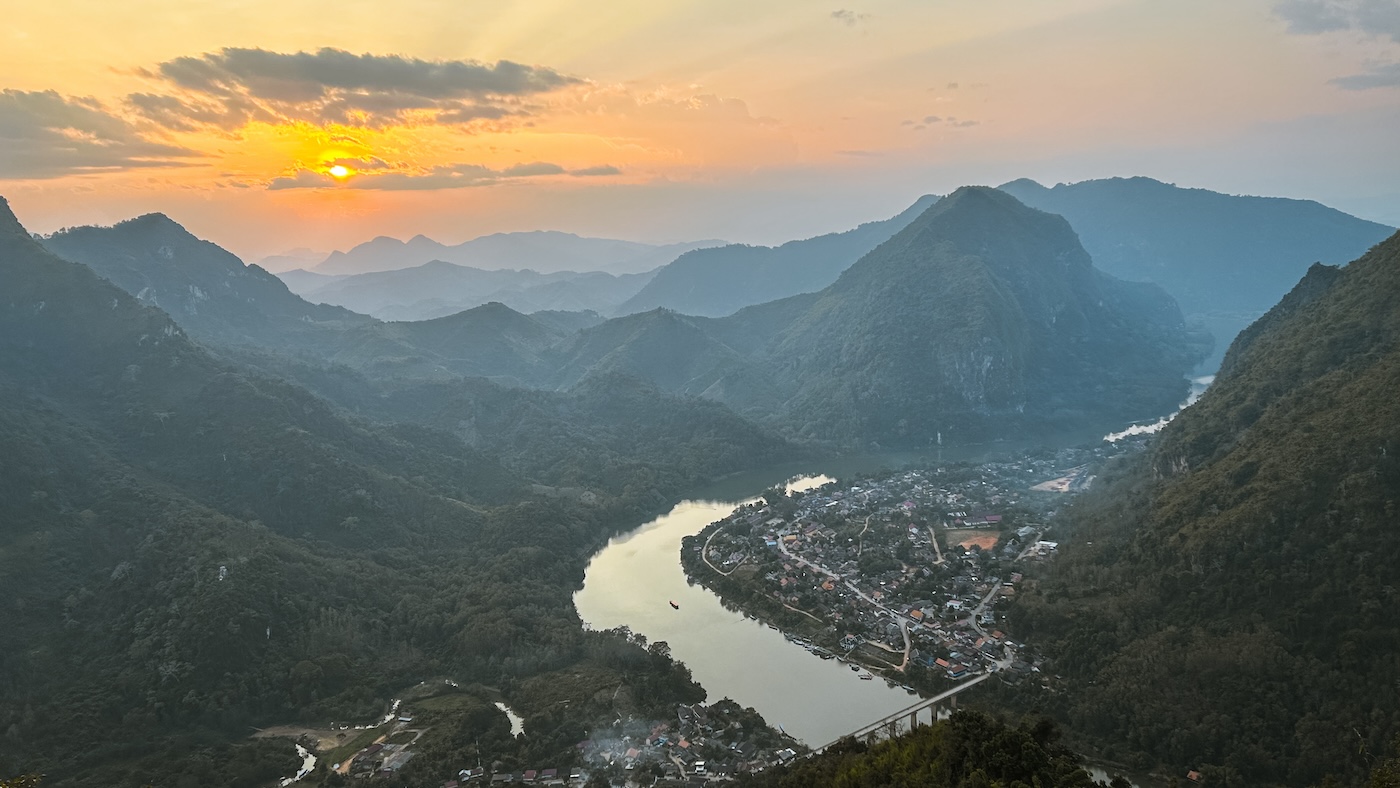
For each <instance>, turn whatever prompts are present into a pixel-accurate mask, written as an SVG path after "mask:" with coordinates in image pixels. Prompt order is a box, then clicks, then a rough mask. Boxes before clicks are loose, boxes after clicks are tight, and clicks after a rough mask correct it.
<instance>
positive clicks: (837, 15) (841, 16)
mask: <svg viewBox="0 0 1400 788" xmlns="http://www.w3.org/2000/svg"><path fill="white" fill-rule="evenodd" d="M831 18H832V19H835V20H836V21H837V22H840V23H841V24H843V25H845V26H847V27H855V26H856V25H857V24H859V23H861V22H864V21H865V20H867V19H869V18H870V14H858V13H856V12H855V11H847V10H846V9H844V8H842V9H841V10H839V11H832V12H831Z"/></svg>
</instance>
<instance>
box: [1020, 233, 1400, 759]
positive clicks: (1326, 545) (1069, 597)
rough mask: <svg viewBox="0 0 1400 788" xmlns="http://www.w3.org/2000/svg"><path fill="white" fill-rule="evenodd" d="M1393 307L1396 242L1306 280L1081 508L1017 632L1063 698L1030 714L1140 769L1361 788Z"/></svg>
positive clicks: (1397, 701)
mask: <svg viewBox="0 0 1400 788" xmlns="http://www.w3.org/2000/svg"><path fill="white" fill-rule="evenodd" d="M1397 295H1400V236H1396V237H1393V238H1392V239H1391V240H1389V241H1387V242H1386V243H1384V244H1382V245H1380V246H1378V247H1377V248H1376V249H1375V250H1373V251H1372V252H1371V253H1370V254H1368V255H1367V256H1365V257H1363V258H1361V259H1360V260H1357V261H1356V262H1354V263H1352V264H1351V265H1350V266H1348V267H1346V268H1345V269H1342V270H1341V271H1340V272H1338V271H1334V270H1329V269H1325V268H1317V269H1315V270H1314V271H1313V272H1312V273H1310V274H1309V276H1308V277H1307V278H1306V279H1305V280H1304V281H1303V282H1302V283H1300V285H1299V286H1298V287H1297V288H1296V289H1295V290H1294V292H1293V293H1291V294H1290V295H1289V296H1288V297H1287V298H1285V299H1284V301H1283V302H1282V303H1280V304H1279V306H1278V307H1276V308H1275V309H1274V310H1273V311H1272V312H1271V313H1270V314H1269V315H1267V316H1265V318H1263V319H1262V320H1261V321H1260V323H1259V325H1258V326H1257V327H1256V329H1251V331H1249V332H1246V334H1245V335H1243V336H1242V337H1241V338H1240V340H1239V341H1238V342H1237V343H1236V345H1235V347H1234V348H1232V349H1231V351H1230V354H1229V356H1228V357H1227V363H1226V367H1225V370H1224V372H1223V373H1222V375H1221V377H1220V379H1219V380H1218V381H1217V383H1216V384H1215V386H1214V387H1213V388H1212V389H1211V390H1210V391H1209V392H1207V394H1206V395H1205V397H1203V398H1202V400H1201V401H1200V402H1199V403H1197V404H1196V405H1195V406H1193V407H1191V408H1189V409H1187V410H1186V411H1185V412H1183V413H1182V414H1181V416H1180V417H1178V418H1177V419H1176V420H1175V421H1174V422H1173V423H1172V424H1171V425H1169V427H1168V428H1167V429H1166V430H1164V431H1163V434H1162V435H1161V438H1160V440H1159V442H1158V444H1157V446H1156V447H1155V449H1154V450H1153V452H1152V453H1151V454H1150V456H1145V457H1144V458H1142V460H1141V461H1140V462H1139V463H1137V464H1136V465H1134V466H1133V467H1130V468H1128V469H1126V470H1125V471H1123V472H1122V475H1121V476H1120V477H1119V478H1117V479H1115V480H1112V481H1110V482H1109V483H1108V484H1107V485H1106V486H1105V487H1104V488H1103V489H1102V490H1100V491H1099V492H1097V493H1093V494H1090V495H1088V496H1086V497H1085V498H1084V499H1083V500H1082V501H1081V502H1080V503H1079V504H1078V505H1076V506H1075V507H1072V509H1071V511H1070V512H1069V513H1068V517H1067V519H1068V520H1069V521H1070V522H1071V523H1073V524H1074V527H1075V528H1076V531H1075V538H1074V539H1073V540H1072V544H1070V545H1069V546H1068V547H1067V548H1062V555H1061V556H1060V558H1059V559H1057V563H1056V565H1054V567H1053V571H1052V572H1051V573H1050V575H1049V577H1047V578H1044V579H1043V580H1042V581H1040V582H1039V583H1038V585H1036V586H1035V587H1034V589H1033V590H1032V591H1031V592H1030V593H1026V594H1023V595H1022V596H1021V597H1020V599H1019V601H1018V603H1017V606H1016V608H1015V609H1014V610H1013V616H1014V619H1013V622H1012V625H1013V627H1015V630H1016V631H1017V632H1018V633H1019V632H1024V633H1026V637H1027V639H1029V640H1031V641H1032V642H1036V643H1038V644H1043V645H1044V646H1045V648H1046V649H1047V651H1048V652H1049V653H1050V654H1052V655H1053V656H1054V658H1055V659H1054V662H1053V664H1052V665H1051V666H1050V668H1049V670H1050V672H1053V673H1059V674H1062V675H1064V676H1065V677H1066V678H1067V679H1068V680H1069V684H1068V686H1065V687H1059V688H1056V689H1055V691H1054V692H1052V693H1042V694H1038V695H1035V696H1034V697H1032V698H1028V699H1027V700H1029V701H1031V702H1034V703H1037V704H1043V708H1046V709H1050V710H1053V711H1054V712H1055V713H1056V714H1058V715H1059V716H1060V718H1061V719H1063V720H1064V721H1065V722H1066V723H1067V724H1068V725H1069V726H1070V728H1071V729H1072V730H1074V731H1076V732H1077V733H1083V734H1087V735H1089V736H1091V737H1092V738H1094V739H1095V740H1097V741H1099V742H1101V743H1102V745H1103V747H1104V748H1105V752H1106V753H1110V757H1121V758H1127V759H1129V760H1130V761H1132V762H1135V765H1140V766H1143V767H1149V766H1152V765H1154V764H1164V765H1166V766H1169V767H1170V769H1171V771H1177V770H1179V769H1182V768H1192V767H1194V768H1200V769H1201V771H1202V773H1204V774H1207V775H1210V774H1211V773H1215V774H1217V775H1218V776H1219V779H1218V780H1215V781H1216V782H1227V783H1229V784H1251V785H1259V784H1310V783H1315V782H1317V781H1319V780H1321V779H1322V778H1323V777H1324V776H1326V775H1327V774H1329V773H1331V774H1336V775H1340V776H1342V777H1344V778H1346V779H1349V780H1358V779H1360V778H1361V776H1362V775H1363V774H1364V773H1365V770H1366V768H1367V764H1366V762H1365V760H1364V759H1363V758H1362V757H1360V756H1358V754H1357V753H1358V750H1360V751H1363V752H1376V751H1379V750H1380V749H1381V748H1382V746H1383V745H1384V744H1385V743H1386V742H1388V741H1389V740H1390V739H1391V738H1392V737H1393V736H1394V735H1395V733H1396V732H1397V731H1398V730H1400V711H1397V710H1400V659H1397V656H1396V655H1397V654H1400V630H1397V627H1396V618H1395V615H1394V611H1395V610H1396V605H1397V603H1400V597H1397V595H1396V594H1397V592H1396V589H1397V588H1400V567H1397V565H1396V564H1395V562H1394V561H1393V560H1391V559H1392V557H1393V556H1395V555H1397V554H1400V531H1397V530H1396V528H1395V527H1394V525H1395V523H1396V522H1397V516H1400V399H1397V398H1396V397H1395V396H1394V392H1395V391H1397V390H1400V307H1397V304H1398V303H1400V300H1398V299H1397ZM1081 543H1092V546H1088V544H1081ZM1231 775H1234V776H1233V777H1231Z"/></svg>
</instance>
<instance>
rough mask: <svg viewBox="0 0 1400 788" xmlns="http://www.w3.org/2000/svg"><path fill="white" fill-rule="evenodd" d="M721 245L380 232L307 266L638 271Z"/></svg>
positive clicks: (329, 269) (334, 269)
mask: <svg viewBox="0 0 1400 788" xmlns="http://www.w3.org/2000/svg"><path fill="white" fill-rule="evenodd" d="M721 243H723V241H692V242H687V243H678V244H665V245H659V246H658V245H654V244H644V243H638V242H636V241H619V240H615V239H611V238H586V237H582V236H578V235H574V234H573V233H564V232H557V231H552V230H535V231H530V232H517V233H495V234H492V235H483V236H481V237H480V238H473V239H472V240H470V241H465V242H463V243H460V244H456V245H453V246H449V245H447V244H442V243H439V242H437V241H434V240H433V239H431V238H428V237H426V236H423V235H415V236H414V237H412V238H410V239H409V240H407V241H400V240H398V239H396V238H390V237H388V236H379V237H378V238H375V239H373V240H371V241H366V242H364V243H362V244H360V245H358V246H356V247H354V248H353V249H350V250H349V251H348V252H341V251H336V252H332V253H331V254H330V256H328V257H327V258H326V259H325V260H323V261H322V262H321V263H320V264H319V265H317V266H315V267H314V268H311V269H310V270H311V271H313V272H315V273H318V274H331V275H336V274H364V273H370V272H375V271H393V270H397V269H400V268H412V267H414V266H419V265H422V264H424V263H428V262H432V261H434V260H440V261H443V262H448V263H457V264H459V265H464V266H470V267H473V268H481V269H488V270H493V269H500V268H507V269H516V270H520V269H531V270H534V271H539V272H541V273H554V272H556V271H604V272H607V273H613V274H636V273H641V272H643V271H650V270H652V269H653V268H657V267H659V266H662V265H665V264H667V263H669V262H671V261H672V260H674V259H675V258H676V257H678V256H679V255H681V254H683V253H685V252H687V251H690V250H692V249H698V248H702V247H705V246H713V245H717V244H721Z"/></svg>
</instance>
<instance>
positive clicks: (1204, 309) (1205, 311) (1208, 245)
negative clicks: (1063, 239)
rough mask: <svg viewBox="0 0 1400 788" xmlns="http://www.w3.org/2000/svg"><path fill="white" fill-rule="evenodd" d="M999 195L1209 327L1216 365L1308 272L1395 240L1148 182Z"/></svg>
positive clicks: (1274, 205) (1325, 216)
mask: <svg viewBox="0 0 1400 788" xmlns="http://www.w3.org/2000/svg"><path fill="white" fill-rule="evenodd" d="M999 188H1001V189H1002V190H1003V191H1005V192H1007V193H1008V194H1011V195H1013V196H1014V197H1016V198H1017V199H1019V200H1020V201H1021V202H1024V203H1025V204H1027V205H1029V206H1031V207H1033V208H1039V209H1040V210H1042V211H1049V212H1050V213H1057V214H1060V215H1061V216H1063V217H1065V218H1066V219H1067V220H1069V223H1070V226H1072V227H1073V228H1074V229H1075V231H1076V232H1077V233H1079V238H1080V240H1081V241H1082V242H1083V244H1084V248H1085V249H1086V250H1088V252H1089V254H1090V255H1091V256H1092V257H1093V258H1094V263H1095V264H1096V265H1098V266H1099V267H1100V268H1102V269H1103V270H1104V271H1106V272H1108V273H1110V274H1113V275H1114V276H1118V277H1121V278H1123V279H1128V280H1132V281H1145V282H1155V283H1157V284H1159V285H1161V286H1162V287H1163V288H1164V289H1166V291H1167V292H1168V293H1170V294H1171V295H1172V296H1173V297H1175V298H1176V300H1177V302H1178V303H1180V304H1181V310H1182V312H1183V313H1184V314H1185V315H1186V316H1187V317H1188V319H1191V318H1195V317H1200V318H1202V319H1205V320H1208V321H1209V322H1210V324H1211V327H1212V329H1213V330H1214V331H1215V332H1216V334H1217V336H1216V340H1217V353H1216V354H1215V355H1214V356H1213V357H1212V359H1211V361H1212V363H1218V362H1219V360H1220V355H1221V354H1223V353H1224V351H1225V348H1226V347H1227V346H1228V345H1229V343H1230V340H1231V339H1233V338H1234V335H1235V333H1237V332H1238V331H1239V330H1240V329H1242V328H1244V326H1246V325H1248V324H1249V322H1250V321H1252V320H1253V319H1254V318H1255V317H1258V316H1259V315H1261V314H1263V313H1264V311H1265V310H1267V309H1269V308H1270V307H1272V306H1273V305H1274V304H1275V303H1277V302H1278V300H1279V298H1281V297H1283V294H1284V293H1286V292H1288V289H1289V288H1290V287H1292V286H1293V283H1294V282H1296V281H1298V278H1299V277H1300V276H1302V275H1303V272H1304V271H1306V270H1307V268H1308V266H1309V265H1311V264H1312V263H1315V262H1322V263H1328V264H1333V265H1337V264H1342V263H1346V262H1348V261H1350V260H1354V259H1355V258H1357V257H1359V256H1360V255H1361V254H1362V253H1364V252H1365V251H1366V250H1367V249H1369V248H1370V247H1371V246H1372V245H1374V244H1376V243H1379V242H1380V241H1381V240H1382V239H1384V238H1385V237H1387V236H1388V235H1390V234H1391V233H1392V232H1394V228H1391V227H1386V226H1384V225H1380V224H1376V223H1375V222H1368V221H1365V220H1363V219H1358V218H1356V217H1354V216H1349V215H1347V214H1345V213H1342V212H1341V211H1337V210H1334V209H1332V208H1328V207H1326V206H1323V205H1319V204H1318V203H1315V202H1312V201H1308V200H1288V199H1282V198H1277V197H1243V196H1235V195H1227V194H1220V193H1218V192H1212V191H1207V190H1205V189H1183V188H1179V187H1177V186H1174V185H1171V184H1166V183H1161V182H1159V181H1154V180H1152V179H1150V178H1110V179H1107V180H1095V181H1084V182H1081V183H1071V184H1059V185H1057V186H1055V187H1054V188H1046V187H1044V186H1041V185H1040V184H1038V183H1036V182H1035V181H1031V180H1024V179H1023V180H1018V181H1012V182H1011V183H1007V184H1004V185H1002V186H1001V187H999Z"/></svg>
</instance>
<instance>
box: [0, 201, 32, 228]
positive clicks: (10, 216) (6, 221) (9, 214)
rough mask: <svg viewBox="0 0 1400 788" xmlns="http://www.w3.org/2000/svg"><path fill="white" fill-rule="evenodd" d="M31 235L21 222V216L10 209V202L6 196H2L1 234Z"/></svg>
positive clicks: (0, 210) (0, 208)
mask: <svg viewBox="0 0 1400 788" xmlns="http://www.w3.org/2000/svg"><path fill="white" fill-rule="evenodd" d="M20 234H23V235H24V236H25V237H26V238H27V237H29V231H28V230H25V229H24V225H22V224H20V223H19V217H17V216H15V212H14V211H12V210H10V203H9V201H8V200H6V199H5V198H4V197H0V236H6V235H20Z"/></svg>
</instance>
